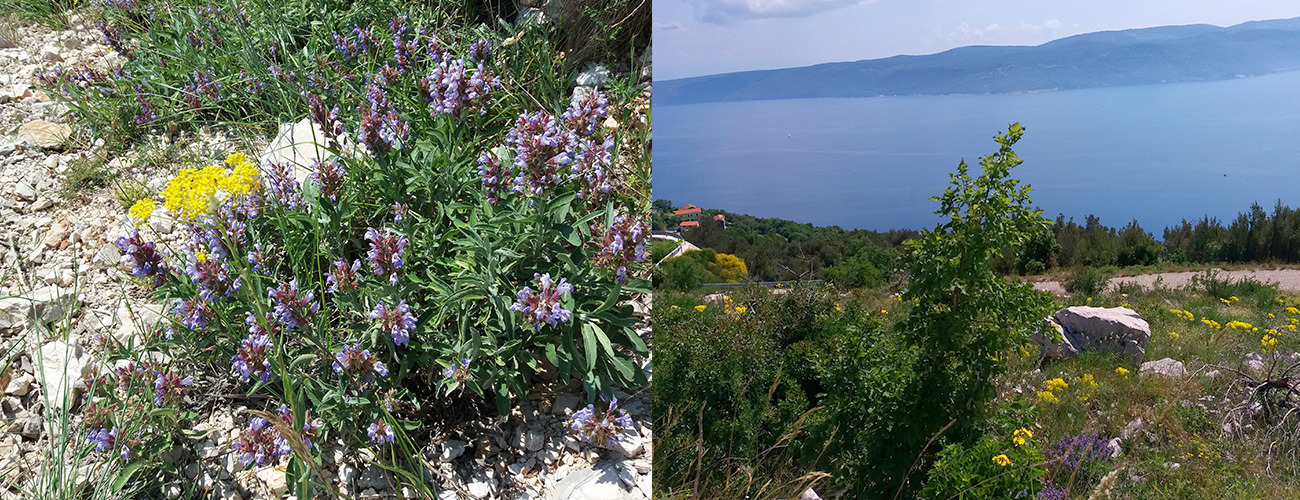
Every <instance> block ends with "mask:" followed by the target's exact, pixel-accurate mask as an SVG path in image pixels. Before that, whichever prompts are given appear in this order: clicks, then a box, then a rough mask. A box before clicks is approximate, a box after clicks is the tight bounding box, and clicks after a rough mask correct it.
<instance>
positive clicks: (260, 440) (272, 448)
mask: <svg viewBox="0 0 1300 500" xmlns="http://www.w3.org/2000/svg"><path fill="white" fill-rule="evenodd" d="M269 424H270V422H267V421H266V420H265V419H263V418H261V417H253V418H252V420H249V422H248V429H247V430H245V431H243V432H240V433H239V439H238V440H237V441H235V442H234V443H231V445H230V446H231V448H232V449H234V451H235V453H236V454H238V456H239V460H240V461H241V462H243V463H244V467H248V466H250V465H252V464H254V463H256V464H257V465H268V464H274V463H276V462H278V461H279V460H280V457H283V456H285V455H288V454H289V453H290V451H291V450H290V448H289V446H288V443H287V442H286V441H284V439H283V438H281V437H280V433H279V432H277V431H276V430H275V427H274V426H271V425H269Z"/></svg>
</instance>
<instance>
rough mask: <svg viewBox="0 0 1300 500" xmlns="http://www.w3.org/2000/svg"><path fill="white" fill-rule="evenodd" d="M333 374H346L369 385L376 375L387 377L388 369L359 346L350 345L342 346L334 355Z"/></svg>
mask: <svg viewBox="0 0 1300 500" xmlns="http://www.w3.org/2000/svg"><path fill="white" fill-rule="evenodd" d="M334 373H347V374H348V376H351V377H356V378H360V379H361V382H362V383H363V384H371V383H374V381H375V374H376V373H378V374H379V375H380V376H383V377H387V376H388V367H386V366H384V363H383V362H382V361H379V360H378V359H375V358H374V357H373V356H371V355H370V351H368V350H363V349H361V344H352V345H344V346H343V350H342V351H340V352H339V353H338V354H335V355H334Z"/></svg>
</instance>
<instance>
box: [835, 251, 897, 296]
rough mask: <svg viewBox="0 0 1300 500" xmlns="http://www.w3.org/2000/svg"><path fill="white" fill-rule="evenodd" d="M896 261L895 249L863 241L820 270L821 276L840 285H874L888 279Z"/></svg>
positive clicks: (858, 286)
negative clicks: (853, 249) (845, 254)
mask: <svg viewBox="0 0 1300 500" xmlns="http://www.w3.org/2000/svg"><path fill="white" fill-rule="evenodd" d="M897 262H898V252H897V251H894V250H892V249H886V248H883V247H880V246H878V245H875V244H873V243H871V242H863V243H862V244H861V245H859V248H858V249H857V251H856V252H854V253H852V254H850V255H848V256H847V257H844V258H841V259H840V260H838V261H836V262H835V265H833V266H831V267H828V268H826V269H824V270H822V278H824V279H826V280H827V281H830V282H832V283H835V284H836V285H838V286H841V287H848V288H871V287H876V286H880V285H882V284H884V283H885V282H886V281H888V279H889V278H890V276H891V275H892V274H893V270H894V266H895V265H897Z"/></svg>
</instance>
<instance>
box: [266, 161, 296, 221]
mask: <svg viewBox="0 0 1300 500" xmlns="http://www.w3.org/2000/svg"><path fill="white" fill-rule="evenodd" d="M268 167H269V168H268V169H266V170H267V171H265V172H263V173H262V185H263V186H264V187H265V188H266V192H267V195H268V197H267V200H268V201H270V202H271V204H272V205H274V206H277V207H280V208H283V209H285V210H297V209H299V208H303V207H305V206H307V203H306V202H305V201H304V200H303V197H302V186H300V185H298V179H297V177H294V174H293V167H292V166H290V165H289V164H288V163H271V164H269V165H268Z"/></svg>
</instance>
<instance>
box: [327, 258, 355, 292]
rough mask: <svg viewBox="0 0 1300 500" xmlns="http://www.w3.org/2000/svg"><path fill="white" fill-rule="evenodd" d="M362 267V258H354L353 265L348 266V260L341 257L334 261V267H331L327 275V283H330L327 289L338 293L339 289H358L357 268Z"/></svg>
mask: <svg viewBox="0 0 1300 500" xmlns="http://www.w3.org/2000/svg"><path fill="white" fill-rule="evenodd" d="M359 269H361V260H359V259H358V260H353V261H352V267H348V263H347V261H344V260H343V259H339V260H336V261H334V267H333V268H332V269H330V272H329V274H326V275H325V284H326V285H329V287H328V288H326V289H325V291H326V292H329V293H338V292H339V291H344V292H346V291H348V290H356V289H357V287H358V286H359V285H358V284H357V270H359Z"/></svg>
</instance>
